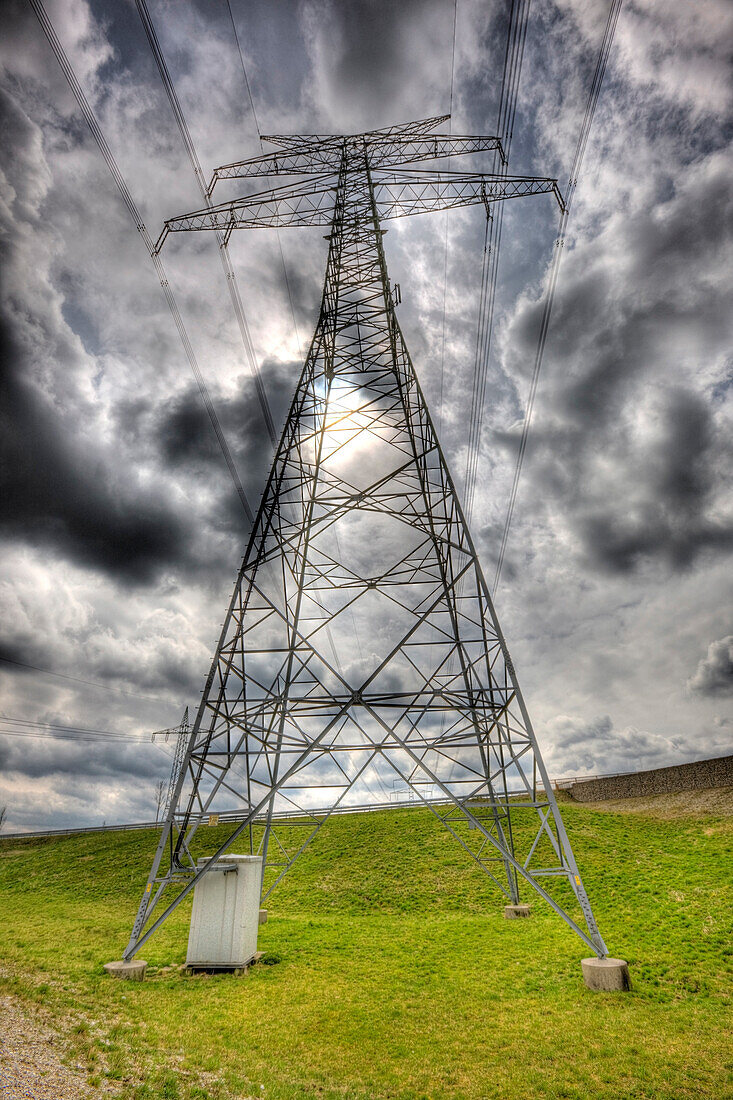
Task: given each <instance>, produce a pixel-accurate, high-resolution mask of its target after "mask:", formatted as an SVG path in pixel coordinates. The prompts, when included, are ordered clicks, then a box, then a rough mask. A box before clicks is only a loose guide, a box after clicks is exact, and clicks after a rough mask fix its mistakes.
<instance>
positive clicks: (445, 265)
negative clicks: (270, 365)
mask: <svg viewBox="0 0 733 1100" xmlns="http://www.w3.org/2000/svg"><path fill="white" fill-rule="evenodd" d="M457 25H458V0H454V2H453V47H452V50H451V59H450V102H449V104H448V133H449V134H451V133H452V132H453V80H454V76H455V69H456V27H457ZM448 169H450V157H448V159H447V162H446V170H448ZM443 219H444V225H445V234H444V241H443V320H442V324H441V329H442V332H441V341H440V394H439V397H438V432H441V431H442V428H443V374H444V367H445V303H446V293H447V288H448V211H447V210H446V211H445V213H444V214H443Z"/></svg>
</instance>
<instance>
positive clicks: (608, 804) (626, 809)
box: [566, 787, 733, 821]
mask: <svg viewBox="0 0 733 1100" xmlns="http://www.w3.org/2000/svg"><path fill="white" fill-rule="evenodd" d="M566 801H568V802H572V803H573V805H575V806H587V807H588V809H589V810H601V811H602V812H605V813H614V814H619V813H629V814H645V815H646V816H647V817H658V818H662V819H663V820H667V821H669V820H670V819H673V818H676V817H708V816H715V817H733V787H707V788H705V789H704V790H699V791H674V792H672V793H669V794H650V795H643V796H641V797H639V798H609V799H604V800H603V801H600V802H575V800H574V799H572V798H568V799H566Z"/></svg>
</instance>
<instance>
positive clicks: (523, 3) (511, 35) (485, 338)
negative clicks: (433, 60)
mask: <svg viewBox="0 0 733 1100" xmlns="http://www.w3.org/2000/svg"><path fill="white" fill-rule="evenodd" d="M529 9H530V0H512V4H511V10H510V15H509V27H508V29H507V40H506V48H505V51H504V66H503V70H502V79H501V94H500V97H499V109H498V114H497V122H496V132H497V136H498V137H499V138H500V140H501V143H502V148H503V151H504V157H503V159H502V158H501V157H500V155H499V153H498V152H494V157H493V165H492V173H494V174H496V173H497V172H498V174H500V175H504V176H505V175H506V174H507V172H508V170H509V154H510V151H511V145H512V139H513V136H514V119H515V116H516V112H517V102H518V92H519V83H520V78H521V71H522V61H523V58H524V47H525V43H526V39H527V27H528V24H529ZM487 222H488V223H490V224H489V233H488V241H487V240H485V241H484V255H483V265H482V266H483V270H482V279H481V293H480V298H479V317H478V325H477V333H476V350H475V355H474V371H473V389H472V394H471V412H470V416H469V434H468V446H467V449H466V470H465V478H464V500H465V505H466V514H467V516H468V518H469V520H470V518H471V515H472V512H473V500H474V493H475V487H476V474H477V470H478V458H479V453H480V447H481V429H482V421H483V408H484V402H485V398H486V385H487V379H488V369H489V361H490V355H491V347H492V335H493V324H494V306H495V301H496V288H497V280H498V268H499V253H500V247H501V235H502V226H503V222H504V204H503V203H500V204H499V208H498V210H497V213H496V215H492V214H491V213H490V211H489V208H488V204H487Z"/></svg>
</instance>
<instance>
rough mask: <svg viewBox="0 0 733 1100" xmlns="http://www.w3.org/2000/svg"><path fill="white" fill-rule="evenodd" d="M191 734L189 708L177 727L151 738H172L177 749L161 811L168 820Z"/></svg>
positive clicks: (155, 732)
mask: <svg viewBox="0 0 733 1100" xmlns="http://www.w3.org/2000/svg"><path fill="white" fill-rule="evenodd" d="M190 732H191V726H190V725H189V721H188V707H186V709H185V710H184V712H183V718H182V719H181V721H180V723H179V724H178V725H177V726H173V727H172V728H170V729H166V730H155V731H154V732H153V734H152V736H151V738H150V740H151V741H155V740H156V738H159V737H162V739H163V740H164V741H166V742H167V741H168V740H169V739H170V738H171V737H174V738H175V747H174V751H173V763H172V765H171V774H170V777H169V779H168V790H167V791H166V796H165V800H164V802H163V807H162V811H161V817H162V818H163V819H164V820H166V819H167V818H168V816H169V814H170V812H171V809H172V807H173V799H174V796H175V791H176V785H177V783H178V777H179V775H180V774H181V769H182V768H183V761H184V759H185V756H186V746H187V744H188V737H189V734H190Z"/></svg>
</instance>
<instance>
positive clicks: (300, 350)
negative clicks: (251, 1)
mask: <svg viewBox="0 0 733 1100" xmlns="http://www.w3.org/2000/svg"><path fill="white" fill-rule="evenodd" d="M226 5H227V8H228V10H229V19H230V20H231V24H232V31H233V32H234V41H235V42H236V44H237V53H238V54H239V63H240V65H241V67H242V76H243V77H244V86H245V88H246V89H247V98H248V99H249V105H250V107H251V108H252V118H253V119H254V124H255V130H256V131H257V140H258V142H259V145H260V152H261V153H263V154H264V153H265V147H264V144H263V141H262V133H261V131H260V123H259V120H258V118H257V110H256V108H255V101H254V96H253V95H252V87H251V85H250V82H249V77H248V76H247V66H246V65H245V63H244V54H243V53H242V45H241V42H240V41H239V34H238V32H237V24H236V23H235V21H234V12H233V11H232V5H231V3H230V2H229V0H226ZM265 180H266V181H267V184H268V185H269V184H270V177H269V176H265ZM275 234H276V236H277V244H278V248H279V249H280V262H281V264H282V268H283V275H284V276H285V289H286V290H287V292H288V302H289V303H290V312H291V314H292V317H293V329H294V331H295V340H296V343H297V345H298V355H299V356H300V357H301V358H302V357H303V345H302V344H301V341H300V333H299V331H298V321H297V319H296V316H295V306H294V304H293V293H292V290H291V288H290V277H289V275H288V268H287V264H286V263H285V253H284V251H283V242H282V238H281V236H280V228H279V226H275Z"/></svg>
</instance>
